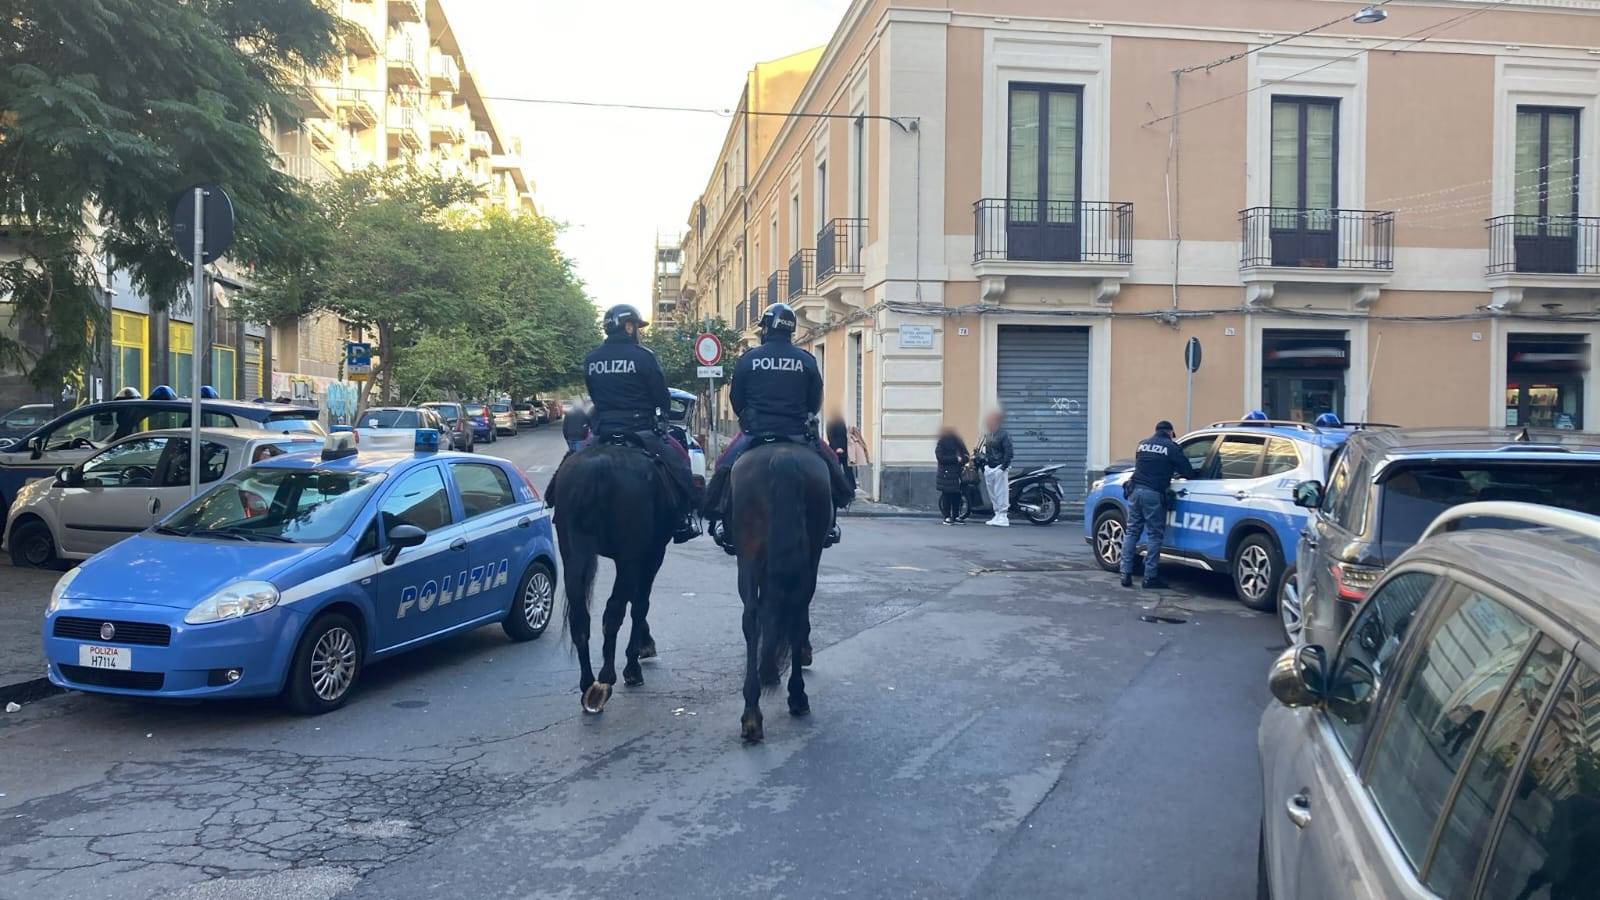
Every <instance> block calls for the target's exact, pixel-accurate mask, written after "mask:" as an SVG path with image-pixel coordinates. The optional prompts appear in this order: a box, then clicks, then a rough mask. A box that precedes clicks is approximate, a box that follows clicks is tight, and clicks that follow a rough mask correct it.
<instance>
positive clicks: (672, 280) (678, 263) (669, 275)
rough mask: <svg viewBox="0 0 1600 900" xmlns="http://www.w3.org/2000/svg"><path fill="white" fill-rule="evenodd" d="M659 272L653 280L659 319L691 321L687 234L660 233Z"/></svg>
mask: <svg viewBox="0 0 1600 900" xmlns="http://www.w3.org/2000/svg"><path fill="white" fill-rule="evenodd" d="M653 261H654V265H655V272H654V277H653V278H652V279H651V281H650V310H651V315H653V316H655V319H654V320H653V321H657V322H679V321H682V322H687V321H691V320H690V319H687V318H684V316H686V315H687V313H688V308H687V307H686V306H684V305H683V303H682V299H683V236H682V235H674V236H671V237H668V236H665V235H660V234H658V235H656V246H655V256H654V259H653Z"/></svg>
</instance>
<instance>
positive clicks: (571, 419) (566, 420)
mask: <svg viewBox="0 0 1600 900" xmlns="http://www.w3.org/2000/svg"><path fill="white" fill-rule="evenodd" d="M561 437H562V438H563V439H565V440H566V442H567V452H568V453H571V452H573V451H575V450H577V449H578V447H579V446H581V445H582V444H583V442H584V441H585V440H588V438H589V411H588V410H586V409H584V408H583V406H582V404H578V403H574V404H573V405H572V411H571V412H569V413H567V414H566V415H564V416H562V417H561Z"/></svg>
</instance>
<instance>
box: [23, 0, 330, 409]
mask: <svg viewBox="0 0 1600 900" xmlns="http://www.w3.org/2000/svg"><path fill="white" fill-rule="evenodd" d="M340 27H341V23H340V22H339V20H338V18H337V17H335V16H334V15H333V14H332V13H330V12H328V11H327V9H326V4H322V3H319V2H317V0H205V2H193V0H10V2H9V3H6V4H5V8H4V9H3V10H0V185H4V188H3V189H0V223H3V224H4V226H5V229H6V230H7V231H8V232H9V234H10V237H11V242H10V243H9V244H8V245H7V247H6V253H5V254H4V257H5V258H3V259H0V309H3V310H8V311H9V316H10V321H11V324H12V325H13V326H16V327H19V328H20V327H31V328H43V329H45V330H46V331H47V333H48V334H49V335H50V338H49V341H48V342H47V344H46V345H45V347H43V348H38V347H29V346H24V345H22V344H20V343H18V342H17V341H15V340H11V339H8V338H7V337H6V336H5V335H4V334H3V333H0V365H3V366H7V367H12V368H19V369H23V370H26V371H27V372H28V373H29V376H30V379H31V380H32V381H33V382H34V384H35V385H36V386H39V387H47V386H53V385H56V384H60V383H61V382H62V381H64V380H65V379H66V378H67V376H68V375H69V374H70V373H72V372H74V371H77V370H81V368H82V367H83V365H84V364H85V363H86V362H87V361H88V359H89V358H90V357H91V355H92V352H93V346H92V341H93V334H94V333H95V331H96V329H93V328H91V327H90V326H91V325H92V324H98V323H101V322H102V320H103V318H104V315H105V313H104V310H103V309H102V308H101V306H100V304H99V303H98V302H97V297H98V288H99V284H100V280H101V279H100V275H99V274H98V273H97V272H98V270H100V269H101V268H102V267H103V266H107V265H109V266H110V267H112V268H116V269H119V270H125V271H126V272H127V273H128V274H129V276H130V277H131V279H132V281H133V283H134V284H135V285H137V286H138V287H139V289H140V290H141V291H143V293H144V294H145V295H146V296H147V297H149V298H150V299H151V301H152V302H153V303H155V304H156V305H157V306H163V305H165V304H167V303H170V302H171V301H172V300H174V299H175V298H177V297H178V296H179V295H180V293H181V292H182V289H183V287H184V284H185V281H186V279H187V278H188V274H189V265H188V263H187V262H185V261H184V260H183V259H182V258H181V257H180V255H179V254H178V252H177V250H176V249H175V248H174V247H173V244H172V241H171V239H170V236H169V222H168V217H169V215H170V209H171V205H172V201H173V198H174V197H175V196H176V194H177V193H178V192H179V191H181V190H183V189H184V188H185V187H187V186H190V185H192V184H195V183H197V182H211V183H215V184H218V185H221V186H222V188H223V189H224V190H225V191H227V192H228V194H229V196H230V197H231V198H232V199H233V205H234V211H235V215H236V220H237V225H236V228H235V238H236V239H235V243H234V247H233V249H232V250H231V251H230V254H229V256H230V258H231V259H232V260H234V261H237V262H241V263H247V264H250V263H256V264H262V263H269V262H271V261H273V260H275V259H276V258H277V257H278V256H279V255H280V254H281V253H282V252H283V250H284V243H285V239H286V237H287V234H286V231H287V227H288V225H289V223H292V222H295V221H297V220H298V219H300V217H301V215H302V205H301V204H300V203H299V202H298V197H297V194H296V191H295V183H294V182H293V181H292V180H291V179H290V178H288V177H287V176H286V175H283V174H281V173H279V172H278V171H276V170H275V169H274V168H273V159H274V156H273V151H272V148H271V147H270V146H269V144H268V142H267V140H266V138H265V137H264V133H263V129H264V127H265V126H266V125H267V124H268V122H269V121H270V118H271V116H272V115H273V113H274V112H278V111H287V108H288V102H289V101H288V93H289V92H290V90H291V88H290V87H289V86H290V85H294V84H298V83H301V82H302V81H303V80H304V77H303V75H302V74H301V73H302V72H304V71H307V70H312V71H315V70H319V69H322V68H324V67H325V66H326V65H328V64H329V63H331V62H333V61H334V60H336V59H337V58H338V54H339V41H338V33H339V28H340ZM3 314H4V313H3V312H0V315H3Z"/></svg>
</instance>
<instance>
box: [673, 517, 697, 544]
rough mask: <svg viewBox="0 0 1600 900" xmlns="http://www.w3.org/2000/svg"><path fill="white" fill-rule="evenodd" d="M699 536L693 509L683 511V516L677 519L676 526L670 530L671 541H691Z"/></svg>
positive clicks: (678, 542) (676, 542)
mask: <svg viewBox="0 0 1600 900" xmlns="http://www.w3.org/2000/svg"><path fill="white" fill-rule="evenodd" d="M699 536H700V526H699V524H698V523H696V522H695V520H694V510H692V509H691V510H687V511H685V512H684V514H683V518H682V519H680V520H679V521H678V527H677V528H676V529H674V530H673V532H672V542H673V543H674V544H681V543H683V542H685V541H692V540H694V539H695V538H697V537H699Z"/></svg>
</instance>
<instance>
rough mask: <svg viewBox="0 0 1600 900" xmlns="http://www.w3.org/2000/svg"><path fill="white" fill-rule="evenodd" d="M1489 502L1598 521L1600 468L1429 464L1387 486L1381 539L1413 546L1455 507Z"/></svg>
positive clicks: (1400, 473)
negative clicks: (1563, 511)
mask: <svg viewBox="0 0 1600 900" xmlns="http://www.w3.org/2000/svg"><path fill="white" fill-rule="evenodd" d="M1489 500H1513V501H1518V502H1522V503H1538V504H1542V505H1545V506H1557V507H1561V508H1562V509H1570V510H1575V511H1577V512H1582V513H1589V514H1590V515H1600V464H1594V465H1572V464H1565V465H1561V464H1557V465H1549V464H1529V463H1499V464H1484V463H1480V462H1476V461H1474V462H1468V463H1430V464H1427V465H1417V466H1406V467H1405V468H1403V469H1400V470H1398V471H1396V472H1395V473H1394V474H1392V475H1390V476H1389V477H1387V478H1386V479H1384V482H1383V503H1382V513H1381V518H1380V520H1379V532H1378V534H1379V538H1380V539H1381V540H1382V541H1383V542H1384V543H1386V544H1396V543H1402V544H1411V543H1415V542H1416V541H1417V540H1418V539H1419V538H1421V537H1422V532H1423V530H1424V529H1426V528H1427V527H1428V525H1429V523H1431V522H1432V521H1433V520H1434V519H1435V518H1437V517H1438V515H1439V514H1440V513H1442V512H1444V511H1445V510H1447V509H1449V508H1450V507H1452V506H1456V505H1459V504H1462V503H1473V502H1478V501H1489Z"/></svg>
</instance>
